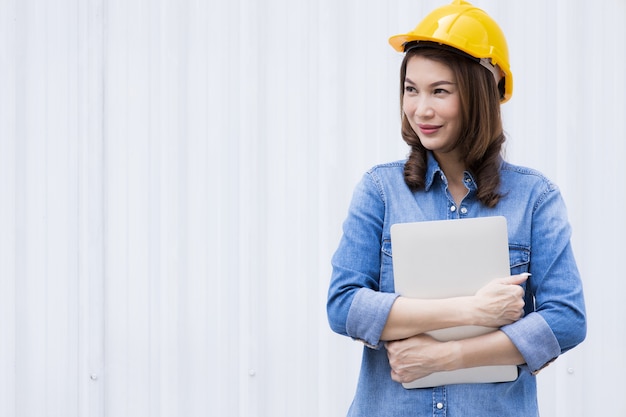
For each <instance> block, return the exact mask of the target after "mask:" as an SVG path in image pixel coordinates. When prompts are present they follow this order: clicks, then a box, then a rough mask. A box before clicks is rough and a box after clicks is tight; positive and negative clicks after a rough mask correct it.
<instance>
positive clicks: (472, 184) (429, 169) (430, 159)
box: [424, 151, 476, 191]
mask: <svg viewBox="0 0 626 417" xmlns="http://www.w3.org/2000/svg"><path fill="white" fill-rule="evenodd" d="M426 158H427V159H426V160H427V164H428V165H427V166H426V178H425V180H426V182H425V184H424V190H425V191H428V190H430V187H432V185H433V183H434V182H435V178H437V176H439V177H440V178H441V180H442V181H443V182H444V183H447V181H448V180H447V179H446V176H445V174H444V172H443V170H442V169H441V167H440V166H439V162H437V160H436V159H435V156H434V155H433V153H432V152H430V151H428V152H426ZM463 180H464V181H465V184H466V185H467V187H468V188H469V189H470V190H476V180H475V179H474V176H473V175H472V173H471V172H469V171H465V172H464V174H463Z"/></svg>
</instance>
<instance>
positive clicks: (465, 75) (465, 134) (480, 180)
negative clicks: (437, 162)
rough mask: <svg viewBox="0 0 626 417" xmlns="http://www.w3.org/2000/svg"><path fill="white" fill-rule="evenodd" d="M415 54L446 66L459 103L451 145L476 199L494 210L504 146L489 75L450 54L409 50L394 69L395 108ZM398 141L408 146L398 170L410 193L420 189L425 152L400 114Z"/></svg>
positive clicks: (496, 94) (497, 102)
mask: <svg viewBox="0 0 626 417" xmlns="http://www.w3.org/2000/svg"><path fill="white" fill-rule="evenodd" d="M416 55H420V56H423V57H425V58H428V59H432V60H434V61H437V62H440V63H442V64H444V65H446V66H448V67H449V68H450V69H451V70H452V72H453V73H454V75H455V77H456V82H457V85H458V89H459V95H460V102H461V104H460V105H461V118H462V120H461V125H462V127H461V133H460V135H459V138H458V140H457V143H456V146H457V147H458V148H459V149H460V150H461V154H462V155H463V156H464V163H465V166H466V168H467V169H468V170H469V171H470V172H471V173H472V175H473V176H474V179H475V180H476V183H477V187H478V190H477V197H478V200H479V201H480V202H481V203H483V204H484V205H486V206H487V207H494V206H495V205H496V204H498V201H499V200H500V197H501V195H500V193H499V187H500V172H499V169H500V164H501V161H502V156H501V151H502V146H503V144H504V141H505V136H504V132H503V130H502V119H501V114H500V96H499V92H498V88H497V86H496V82H495V79H494V78H493V75H492V74H491V72H489V70H487V69H486V68H484V67H483V66H481V65H480V64H478V63H477V62H474V61H472V60H471V59H470V58H466V57H463V56H461V55H459V54H457V53H455V52H452V51H448V50H443V49H438V48H432V47H424V48H413V49H410V50H409V51H407V52H406V54H405V56H404V60H403V61H402V66H401V67H400V108H401V109H402V102H403V100H404V81H405V78H406V69H407V64H408V62H409V60H410V59H411V58H412V57H414V56H416ZM402 138H403V139H404V141H405V142H406V143H407V144H408V145H409V146H410V147H411V153H410V154H409V159H408V161H407V163H406V165H405V167H404V180H405V182H406V183H407V185H408V186H409V188H411V189H412V190H413V191H416V190H420V189H423V188H424V184H425V174H426V164H427V159H426V149H425V148H424V147H423V146H422V143H421V141H420V139H419V137H418V136H417V134H416V133H415V131H414V130H413V128H412V127H411V125H410V124H409V121H408V120H407V117H406V115H405V114H404V111H402Z"/></svg>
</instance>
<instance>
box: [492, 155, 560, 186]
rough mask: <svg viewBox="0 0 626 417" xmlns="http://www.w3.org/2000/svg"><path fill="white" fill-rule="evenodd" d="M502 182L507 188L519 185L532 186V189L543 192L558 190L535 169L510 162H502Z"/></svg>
mask: <svg viewBox="0 0 626 417" xmlns="http://www.w3.org/2000/svg"><path fill="white" fill-rule="evenodd" d="M500 173H501V178H502V181H503V182H504V183H505V184H506V183H509V184H508V185H509V186H513V187H515V186H516V185H517V186H519V185H521V184H525V185H526V186H532V187H533V188H540V189H542V190H543V191H554V190H558V187H557V185H556V184H555V183H554V182H552V180H551V179H550V178H548V177H547V176H546V175H545V174H544V173H542V172H541V171H539V170H537V169H535V168H529V167H526V166H522V165H515V164H512V163H510V162H507V161H504V162H503V163H502V166H501V169H500Z"/></svg>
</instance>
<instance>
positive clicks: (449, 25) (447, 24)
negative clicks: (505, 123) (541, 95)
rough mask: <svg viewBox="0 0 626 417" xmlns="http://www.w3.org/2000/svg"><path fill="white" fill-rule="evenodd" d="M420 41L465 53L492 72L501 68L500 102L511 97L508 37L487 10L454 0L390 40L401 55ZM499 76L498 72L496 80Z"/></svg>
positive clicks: (511, 84)
mask: <svg viewBox="0 0 626 417" xmlns="http://www.w3.org/2000/svg"><path fill="white" fill-rule="evenodd" d="M420 42H434V43H436V44H439V45H447V46H450V47H452V48H454V49H457V50H460V51H462V52H465V54H468V55H470V56H471V57H473V58H475V59H476V60H477V61H478V62H479V63H480V64H481V65H483V66H485V67H486V68H488V69H489V70H491V71H492V72H494V71H496V69H495V68H494V66H496V65H497V67H498V68H499V70H500V73H501V75H502V76H503V78H504V91H503V94H502V98H501V100H500V101H501V102H502V103H504V102H506V101H508V100H509V99H510V98H511V95H512V94H513V75H512V74H511V68H510V65H509V48H508V46H507V44H506V38H505V37H504V33H503V32H502V30H501V29H500V27H499V26H498V24H497V23H496V22H495V21H494V20H493V19H492V18H491V17H490V16H489V15H488V14H487V13H485V12H484V11H483V10H481V9H479V8H477V7H474V6H472V5H471V4H470V3H469V2H467V1H464V0H454V1H453V2H452V3H451V4H449V5H446V6H442V7H439V8H437V9H435V10H433V11H432V12H431V13H430V14H428V15H427V16H426V17H425V18H424V19H423V20H422V21H421V22H420V23H419V24H418V25H417V27H416V28H415V29H413V30H412V31H411V32H409V33H405V34H402V35H396V36H392V37H391V38H389V43H390V44H391V46H393V48H394V49H395V50H397V51H398V52H406V47H407V46H411V45H413V44H418V45H419V43H420ZM409 49H410V48H409ZM498 75H500V74H498ZM498 75H496V72H494V76H496V78H498Z"/></svg>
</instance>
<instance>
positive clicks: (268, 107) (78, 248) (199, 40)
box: [0, 0, 626, 417]
mask: <svg viewBox="0 0 626 417" xmlns="http://www.w3.org/2000/svg"><path fill="white" fill-rule="evenodd" d="M439 4H441V3H440V2H435V1H424V2H409V1H401V0H397V1H392V2H357V1H354V0H353V1H349V2H332V1H330V0H321V1H318V2H293V1H285V0H268V1H264V2H257V1H251V0H242V1H239V2H215V1H210V2H202V1H194V0H183V1H179V0H177V1H168V0H162V1H158V2H154V1H148V0H143V1H141V0H133V1H121V0H88V1H78V0H59V1H56V2H54V4H52V3H50V2H45V1H42V0H26V1H19V2H18V1H16V0H13V1H11V0H5V1H4V2H3V3H2V6H1V7H0V59H1V61H0V79H1V80H2V81H1V82H0V186H1V189H0V195H2V196H3V198H2V201H1V202H0V228H1V229H0V230H1V233H0V338H1V340H2V343H1V344H0V414H1V415H3V416H4V415H6V416H19V417H27V416H37V417H40V416H53V415H55V416H56V415H63V416H87V415H89V416H116V417H117V416H132V417H136V416H179V415H184V416H196V415H197V416H200V415H202V416H205V415H238V416H276V415H293V414H297V415H306V416H317V415H324V416H334V415H342V414H344V413H345V410H346V409H347V407H348V405H349V402H350V399H351V396H352V393H353V391H354V388H355V381H356V375H357V372H358V363H359V359H360V346H359V345H358V344H357V343H355V342H352V341H350V340H347V339H346V338H342V337H339V336H337V335H334V334H332V333H331V332H330V330H329V329H328V326H327V323H326V317H325V310H324V303H325V295H326V286H327V283H328V277H329V274H330V266H329V259H330V256H331V255H332V252H333V250H334V248H335V246H336V244H337V241H338V238H339V233H340V226H341V222H342V220H343V217H344V215H345V212H346V209H347V204H348V201H349V199H350V195H351V192H352V188H353V186H354V184H355V182H356V181H357V180H358V178H359V177H360V175H361V174H362V173H363V171H364V170H366V169H367V168H369V167H370V166H371V165H373V164H375V163H378V162H384V161H388V160H391V159H397V158H401V157H403V156H404V154H405V153H406V149H405V147H404V145H403V144H402V142H401V140H400V137H399V129H398V113H399V109H398V107H399V106H398V99H397V74H398V65H399V62H400V57H399V56H398V55H397V54H396V53H395V52H394V51H392V50H391V48H389V46H388V45H387V43H386V39H387V37H388V36H389V35H391V34H394V33H397V32H399V31H404V30H408V29H410V28H411V27H413V26H414V25H415V24H416V23H417V20H418V19H419V16H423V15H424V13H425V12H427V11H428V10H430V9H431V8H433V7H435V6H437V5H439ZM475 4H477V5H478V6H481V7H484V8H485V9H487V10H488V11H489V12H490V13H491V14H492V15H494V17H495V18H496V19H497V20H498V21H499V22H500V23H501V24H502V26H503V28H504V29H505V32H506V33H507V35H508V38H509V43H510V47H511V52H512V62H513V71H514V74H515V94H514V98H513V100H512V101H511V102H510V103H507V104H506V105H505V107H504V115H505V127H506V129H507V131H508V133H509V136H510V144H509V147H508V154H509V158H510V159H511V160H513V161H514V162H519V163H523V164H527V165H531V166H534V167H537V168H539V169H541V170H542V171H544V172H545V173H546V174H548V175H549V176H550V177H552V178H554V179H555V181H556V182H557V183H558V184H559V185H560V186H561V188H562V189H563V192H564V194H565V196H566V199H567V201H568V206H569V209H570V217H571V220H572V223H573V226H574V230H575V236H574V244H575V248H576V251H577V254H578V259H579V261H580V268H581V270H582V272H583V275H584V277H585V284H586V289H587V300H588V308H589V325H590V328H589V338H588V340H587V341H586V342H585V344H584V345H582V346H581V347H579V348H577V349H576V350H574V351H572V352H570V353H568V354H566V355H565V356H564V357H562V358H561V359H559V360H558V361H557V362H556V363H555V364H554V365H552V366H551V367H550V368H548V369H547V370H545V371H543V373H542V374H541V376H540V400H541V405H542V411H543V414H542V415H544V416H548V417H550V416H552V417H560V416H568V417H569V416H581V417H582V416H589V415H594V414H597V411H596V410H597V408H596V407H597V406H596V404H597V399H598V398H610V401H611V404H610V407H611V412H610V413H611V414H614V415H622V414H624V413H626V400H625V399H624V398H623V396H622V395H621V392H619V389H620V388H619V382H618V381H620V380H621V370H623V369H624V368H626V366H625V365H626V364H625V363H624V360H625V359H624V357H623V355H622V354H621V350H622V348H621V346H623V345H624V342H625V341H626V340H625V338H626V330H625V329H624V326H623V325H622V323H621V322H620V319H621V318H623V317H624V314H625V313H626V311H625V310H624V303H622V302H621V301H620V299H619V298H618V297H619V294H622V293H624V292H625V290H626V288H625V284H624V282H623V280H620V272H619V270H618V260H619V259H620V254H621V252H622V251H623V246H624V245H623V243H622V241H621V236H622V235H623V234H624V232H626V224H625V221H624V220H623V216H621V215H620V213H619V209H620V208H621V207H622V206H623V205H624V203H625V201H624V197H623V195H621V194H620V191H621V189H622V188H623V186H622V185H621V184H620V180H621V179H622V177H623V175H622V176H620V175H619V174H618V171H617V167H618V166H621V165H620V164H621V161H622V160H623V159H624V158H625V157H626V149H625V146H624V140H623V139H624V137H625V136H626V122H625V121H624V118H623V114H625V110H626V109H625V103H626V100H625V98H626V86H625V84H624V78H623V74H624V72H625V70H626V57H625V56H624V54H623V53H616V51H623V50H624V46H625V45H626V31H625V29H624V27H623V25H622V24H621V21H622V20H623V18H624V17H626V10H625V7H626V6H625V5H624V2H621V1H619V0H615V1H608V0H607V1H605V2H601V4H600V5H598V4H597V3H590V2H582V1H576V2H567V1H565V0H560V1H557V2H551V3H549V4H547V3H545V2H541V1H539V0H534V1H530V2H524V3H502V2H497V1H496V0H484V1H476V2H475ZM592 187H594V188H597V191H596V190H594V189H593V188H592ZM607 289H608V291H607ZM600 390H602V391H601V392H600Z"/></svg>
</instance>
